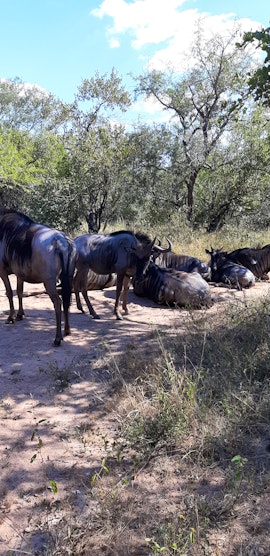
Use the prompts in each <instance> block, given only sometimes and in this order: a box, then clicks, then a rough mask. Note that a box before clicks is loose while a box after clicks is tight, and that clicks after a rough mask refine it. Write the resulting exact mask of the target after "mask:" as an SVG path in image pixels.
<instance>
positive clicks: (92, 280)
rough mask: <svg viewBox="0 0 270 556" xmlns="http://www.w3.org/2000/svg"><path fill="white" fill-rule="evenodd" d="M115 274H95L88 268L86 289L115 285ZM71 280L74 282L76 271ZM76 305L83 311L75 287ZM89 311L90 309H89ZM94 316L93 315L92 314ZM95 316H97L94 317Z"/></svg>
mask: <svg viewBox="0 0 270 556" xmlns="http://www.w3.org/2000/svg"><path fill="white" fill-rule="evenodd" d="M116 280H117V276H116V274H114V273H110V274H96V273H95V272H93V270H90V269H89V270H88V273H87V285H86V287H87V290H88V291H90V290H104V289H105V288H110V287H111V286H115V285H116ZM73 282H76V272H75V276H74V278H73ZM75 295H76V305H77V308H78V309H79V311H82V313H83V312H84V310H83V307H82V304H81V300H80V291H79V290H78V289H76V292H75ZM90 312H91V311H90ZM93 316H94V315H93ZM95 318H97V317H95Z"/></svg>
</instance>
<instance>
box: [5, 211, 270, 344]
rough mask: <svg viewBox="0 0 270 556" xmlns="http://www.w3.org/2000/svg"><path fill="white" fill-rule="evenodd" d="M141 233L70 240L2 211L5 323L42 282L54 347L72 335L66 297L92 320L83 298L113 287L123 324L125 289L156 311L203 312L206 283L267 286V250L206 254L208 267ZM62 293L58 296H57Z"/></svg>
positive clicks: (269, 254) (208, 291)
mask: <svg viewBox="0 0 270 556" xmlns="http://www.w3.org/2000/svg"><path fill="white" fill-rule="evenodd" d="M167 241H168V246H166V247H162V246H161V243H160V241H159V240H158V239H157V238H155V239H154V240H151V239H150V238H149V236H148V235H147V234H144V233H141V232H140V233H133V232H131V231H128V230H124V231H119V232H113V233H111V234H84V235H81V236H78V237H76V238H75V239H71V238H69V237H68V236H67V235H66V234H64V233H63V232H61V231H58V230H55V229H52V228H49V227H47V226H44V225H41V224H38V223H36V222H34V221H33V220H31V219H30V218H28V216H26V215H24V214H22V213H20V212H18V211H16V210H13V209H6V208H0V278H2V280H3V282H4V285H5V289H6V295H7V298H8V301H9V308H10V310H9V315H8V318H7V321H6V322H7V323H14V321H15V320H21V319H22V318H23V315H24V310H23V283H24V282H30V283H43V284H44V286H45V290H46V292H47V293H48V295H49V296H50V298H51V300H52V303H53V306H54V310H55V320H56V334H55V339H54V345H55V346H59V345H60V344H61V340H62V339H63V335H62V323H61V321H62V318H61V315H62V305H63V313H64V335H67V334H70V325H69V307H70V303H71V294H72V291H74V293H75V297H76V304H77V308H78V309H79V310H80V311H82V312H83V307H82V304H81V300H80V293H81V294H82V295H83V298H84V300H85V302H86V304H87V307H88V310H89V312H90V314H91V315H92V317H93V318H99V316H98V314H97V313H96V311H95V309H94V308H93V306H92V304H91V302H90V300H89V297H88V293H87V292H88V291H89V290H94V289H103V288H107V287H110V286H116V298H115V305H114V313H115V315H116V318H117V319H119V320H122V318H123V317H122V311H121V309H120V299H121V295H122V310H123V312H124V313H125V314H127V313H128V308H127V298H128V291H129V287H130V284H131V283H132V285H133V290H134V293H135V294H136V295H137V296H140V297H147V298H149V299H151V300H153V301H154V302H156V303H158V304H162V305H165V306H171V307H175V306H178V307H186V308H189V309H200V308H203V307H205V308H208V307H210V306H211V305H212V304H213V301H212V298H211V287H210V284H214V285H217V284H219V285H224V286H225V285H226V286H227V287H233V288H237V289H242V288H249V287H251V286H253V285H254V284H255V279H262V280H268V279H269V276H268V272H269V271H270V245H265V246H264V247H263V248H261V249H259V248H258V249H254V248H248V247H246V248H243V249H237V250H235V251H232V252H231V253H228V252H227V251H223V249H222V248H221V249H213V248H212V247H211V251H209V250H208V249H206V250H205V251H206V253H208V254H209V255H210V261H209V264H207V263H205V262H203V261H200V260H199V259H197V258H195V257H191V256H188V255H179V254H177V253H174V252H173V250H172V243H171V241H170V240H169V239H167ZM11 274H14V275H15V276H16V278H17V295H18V301H19V308H18V311H17V314H16V312H15V309H14V303H13V291H12V288H11V285H10V280H9V275H11ZM59 287H60V289H59Z"/></svg>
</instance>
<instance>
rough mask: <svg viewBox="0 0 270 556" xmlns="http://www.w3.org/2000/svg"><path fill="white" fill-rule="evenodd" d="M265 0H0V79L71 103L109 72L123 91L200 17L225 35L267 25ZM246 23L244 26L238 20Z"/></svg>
mask: <svg viewBox="0 0 270 556" xmlns="http://www.w3.org/2000/svg"><path fill="white" fill-rule="evenodd" d="M268 6H269V0H257V2H256V1H254V0H186V1H185V0H166V2H163V1H161V0H103V1H102V0H9V1H7V0H0V25H1V28H0V53H1V57H0V79H3V78H6V79H10V78H14V77H20V78H21V79H22V80H23V81H25V82H28V83H34V84H37V85H39V86H40V87H42V88H44V89H46V90H48V91H49V92H51V93H53V94H54V95H55V96H57V97H58V98H60V99H61V100H63V101H65V102H71V101H72V100H73V98H74V95H75V94H76V91H77V88H78V86H79V85H80V83H81V80H82V79H83V78H91V77H93V76H94V74H95V72H96V71H98V72H99V73H100V74H101V75H103V74H105V73H108V74H109V73H110V71H111V69H112V67H114V68H115V69H116V70H117V71H118V73H119V74H120V75H121V76H122V77H123V80H124V83H126V85H127V87H129V86H130V87H131V86H132V85H133V84H134V82H133V80H132V78H131V77H130V76H129V74H130V73H132V74H133V75H139V74H140V73H141V72H142V71H143V69H144V68H145V67H146V65H147V64H149V63H150V64H152V67H161V64H163V66H164V65H165V66H166V63H169V62H173V61H174V58H175V57H177V55H178V53H179V52H180V51H181V49H182V50H183V49H184V48H185V47H186V45H187V43H188V42H189V40H190V39H191V38H192V36H193V25H194V20H195V19H196V18H197V17H198V16H199V15H203V18H204V21H205V23H206V25H207V26H208V27H209V29H212V30H214V31H216V30H219V31H222V30H224V29H226V27H230V26H232V25H233V22H234V20H235V18H237V19H238V20H241V22H242V24H243V28H244V29H245V30H250V29H253V30H255V29H256V28H258V26H259V25H262V26H264V27H267V26H269V24H270V23H269V21H270V10H269V7H268ZM242 20H243V21H242Z"/></svg>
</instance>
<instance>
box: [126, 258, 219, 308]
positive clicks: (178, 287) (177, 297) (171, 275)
mask: <svg viewBox="0 0 270 556" xmlns="http://www.w3.org/2000/svg"><path fill="white" fill-rule="evenodd" d="M132 282H133V288H134V293H135V294H136V295H138V296H140V297H148V298H149V299H152V300H153V301H155V302H156V303H159V304H161V305H168V306H179V307H187V308H190V309H200V308H202V307H211V305H212V304H213V302H212V299H211V293H210V287H209V285H208V284H207V282H206V281H205V280H204V278H203V277H202V276H201V275H200V274H199V273H198V272H184V271H179V270H175V269H173V268H160V267H159V266H158V265H156V264H155V263H154V262H152V261H151V262H150V263H149V265H148V267H147V269H146V270H145V271H144V272H143V273H141V274H140V276H139V275H138V273H137V274H136V275H135V277H134V278H133V280H132Z"/></svg>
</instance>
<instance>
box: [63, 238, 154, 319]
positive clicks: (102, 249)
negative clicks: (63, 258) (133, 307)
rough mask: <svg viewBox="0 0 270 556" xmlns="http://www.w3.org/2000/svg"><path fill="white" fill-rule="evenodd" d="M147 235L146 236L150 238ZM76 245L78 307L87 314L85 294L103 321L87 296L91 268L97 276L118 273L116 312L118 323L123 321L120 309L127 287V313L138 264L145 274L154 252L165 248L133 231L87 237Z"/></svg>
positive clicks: (78, 239) (125, 298) (124, 301)
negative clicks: (145, 239)
mask: <svg viewBox="0 0 270 556" xmlns="http://www.w3.org/2000/svg"><path fill="white" fill-rule="evenodd" d="M146 237H147V236H144V238H146ZM74 243H75V245H76V247H77V251H78V260H77V263H76V274H75V277H74V280H73V288H74V292H75V296H76V301H77V307H78V309H79V310H80V311H83V309H82V306H81V303H80V300H79V293H80V292H82V295H83V297H84V300H85V302H86V304H87V307H88V309H89V312H90V314H91V315H92V316H93V318H99V317H98V315H97V313H96V312H95V310H94V308H93V307H92V305H91V303H90V300H89V298H88V295H87V274H88V271H89V269H90V270H93V271H94V272H95V273H96V274H109V273H116V274H117V281H116V300H115V306H114V313H115V315H116V318H117V319H118V320H122V318H123V317H122V315H121V312H120V309H119V303H120V296H121V293H122V289H123V287H124V300H123V310H124V311H125V313H126V314H127V313H128V310H127V292H128V286H129V281H130V278H131V277H132V276H133V275H134V274H135V272H136V267H137V263H138V261H141V263H142V271H143V269H144V268H145V266H146V265H147V263H148V262H149V259H150V257H151V255H152V254H153V253H154V250H155V251H156V250H159V251H162V250H163V248H161V247H158V246H154V243H155V239H154V241H150V240H149V241H140V239H138V238H137V237H136V236H135V234H133V233H132V232H130V231H119V232H113V233H111V234H108V235H106V234H84V235H81V236H78V237H76V238H75V240H74Z"/></svg>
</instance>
